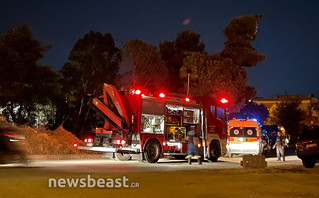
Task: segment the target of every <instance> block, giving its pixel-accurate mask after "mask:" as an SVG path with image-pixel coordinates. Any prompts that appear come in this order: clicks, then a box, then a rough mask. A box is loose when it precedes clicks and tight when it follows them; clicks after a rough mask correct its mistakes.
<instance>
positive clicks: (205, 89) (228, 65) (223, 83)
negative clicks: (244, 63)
mask: <svg viewBox="0 0 319 198" xmlns="http://www.w3.org/2000/svg"><path fill="white" fill-rule="evenodd" d="M188 73H190V80H191V82H190V95H192V96H211V97H214V98H223V97H226V98H228V100H229V101H230V109H231V110H232V111H239V109H238V108H240V106H242V105H240V104H242V103H245V100H246V97H245V96H246V95H245V94H246V83H247V73H246V70H245V69H244V68H242V67H240V66H238V65H236V64H234V63H233V62H232V60H231V59H229V58H223V57H221V56H220V55H219V54H215V55H208V54H200V53H198V52H190V53H188V55H187V57H186V58H185V59H184V64H183V67H182V68H181V69H180V75H181V77H182V78H185V79H186V78H187V74H188ZM185 86H186V83H185Z"/></svg>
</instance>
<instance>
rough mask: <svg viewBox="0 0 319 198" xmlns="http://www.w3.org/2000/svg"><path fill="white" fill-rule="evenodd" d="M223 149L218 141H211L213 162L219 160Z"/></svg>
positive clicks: (210, 152) (210, 156)
mask: <svg viewBox="0 0 319 198" xmlns="http://www.w3.org/2000/svg"><path fill="white" fill-rule="evenodd" d="M220 154H221V151H220V147H219V144H218V143H217V142H211V143H210V147H209V160H210V161H211V162H217V160H218V158H219V157H220Z"/></svg>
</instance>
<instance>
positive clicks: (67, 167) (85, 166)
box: [0, 156, 318, 173]
mask: <svg viewBox="0 0 319 198" xmlns="http://www.w3.org/2000/svg"><path fill="white" fill-rule="evenodd" d="M241 160H242V158H241V157H234V158H220V160H219V161H218V162H216V163H210V162H203V164H202V165H198V164H197V162H193V163H192V165H188V164H187V161H186V160H172V159H165V158H163V159H160V160H159V162H158V163H156V164H149V163H140V162H138V161H136V160H131V161H126V162H123V161H114V160H107V159H98V160H49V161H45V160H39V161H32V162H30V163H29V164H28V165H21V164H7V165H0V167H2V168H4V167H6V168H8V167H21V166H22V167H29V168H39V169H50V170H63V171H66V172H90V173H127V172H166V171H181V170H198V169H234V168H241V166H240V161H241ZM266 160H267V164H268V167H301V166H302V162H301V160H300V159H298V158H297V157H296V156H288V157H287V158H286V162H281V161H280V162H278V161H276V158H267V159H266ZM317 166H318V165H317ZM0 171H1V169H0Z"/></svg>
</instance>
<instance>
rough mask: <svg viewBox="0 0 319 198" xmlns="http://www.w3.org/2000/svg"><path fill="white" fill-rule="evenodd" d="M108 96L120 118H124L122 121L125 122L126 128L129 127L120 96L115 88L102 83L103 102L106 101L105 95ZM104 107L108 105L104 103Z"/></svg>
mask: <svg viewBox="0 0 319 198" xmlns="http://www.w3.org/2000/svg"><path fill="white" fill-rule="evenodd" d="M106 94H108V95H109V96H110V98H111V100H112V102H113V103H114V105H115V107H116V109H117V111H118V112H119V114H120V116H122V117H123V118H124V121H125V122H126V125H127V126H130V121H129V119H128V116H127V113H126V111H125V108H124V105H123V102H122V100H121V97H120V94H119V93H118V92H117V90H116V88H115V87H114V86H112V85H109V84H106V83H104V87H103V96H104V101H107V95H106ZM105 104H106V105H108V104H107V103H106V102H105Z"/></svg>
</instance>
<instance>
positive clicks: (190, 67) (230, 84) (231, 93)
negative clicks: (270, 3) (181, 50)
mask: <svg viewBox="0 0 319 198" xmlns="http://www.w3.org/2000/svg"><path fill="white" fill-rule="evenodd" d="M260 19H261V16H259V15H248V16H243V17H239V18H234V19H232V20H231V21H230V22H229V24H228V25H227V26H226V27H225V29H224V34H225V36H226V38H227V41H226V42H225V49H224V50H223V51H222V52H221V53H217V54H213V55H209V54H204V53H200V52H197V53H194V52H188V53H186V58H185V59H184V62H183V65H182V67H181V68H180V77H181V78H182V79H185V80H186V78H187V76H188V74H190V78H191V82H190V93H191V94H192V95H196V96H212V97H215V98H221V97H227V98H228V99H229V101H230V111H232V112H235V111H239V110H240V108H241V107H242V106H243V105H244V104H245V102H246V101H247V100H248V99H250V98H252V97H254V96H255V94H256V91H255V89H254V88H253V87H251V86H248V85H247V72H246V69H245V67H243V66H252V65H256V64H257V63H258V62H261V61H263V60H264V59H258V61H254V62H253V60H256V57H260V56H262V57H264V55H259V54H257V52H256V51H255V50H254V49H253V50H251V49H252V47H251V46H250V43H251V41H253V40H255V39H256V37H257V27H258V26H257V25H258V23H259V21H260ZM248 48H249V49H250V50H247V49H248ZM184 82H185V81H184ZM185 86H186V83H184V87H185ZM185 90H186V88H185Z"/></svg>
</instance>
